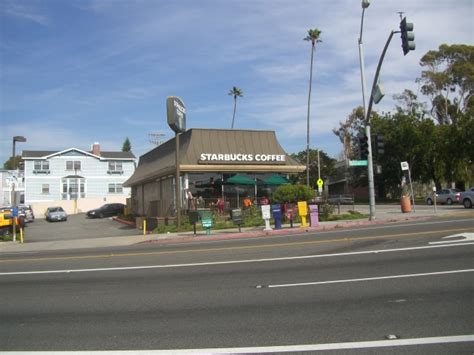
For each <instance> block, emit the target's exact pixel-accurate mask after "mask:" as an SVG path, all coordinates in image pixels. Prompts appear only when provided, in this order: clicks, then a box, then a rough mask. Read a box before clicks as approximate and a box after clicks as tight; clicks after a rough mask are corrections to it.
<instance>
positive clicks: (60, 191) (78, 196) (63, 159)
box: [22, 143, 136, 205]
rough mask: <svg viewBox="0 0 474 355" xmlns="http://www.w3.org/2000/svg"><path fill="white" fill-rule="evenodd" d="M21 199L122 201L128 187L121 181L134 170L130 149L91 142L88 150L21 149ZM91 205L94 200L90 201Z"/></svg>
mask: <svg viewBox="0 0 474 355" xmlns="http://www.w3.org/2000/svg"><path fill="white" fill-rule="evenodd" d="M22 158H23V160H24V166H25V202H26V203H30V204H31V203H35V202H43V201H67V200H75V201H76V202H77V201H79V200H84V201H83V202H86V200H91V201H99V202H104V201H114V202H118V201H123V202H124V203H125V200H126V198H127V197H129V196H130V188H125V187H123V186H122V184H123V182H124V181H125V180H127V179H128V178H129V177H130V176H132V174H133V172H134V171H135V165H136V158H135V156H134V155H133V154H132V153H131V152H120V151H119V152H102V151H101V150H100V145H99V144H98V143H94V144H93V145H92V150H91V151H84V150H81V149H77V148H69V149H66V150H63V151H32V150H25V151H23V154H22ZM93 204H94V205H96V204H98V203H93Z"/></svg>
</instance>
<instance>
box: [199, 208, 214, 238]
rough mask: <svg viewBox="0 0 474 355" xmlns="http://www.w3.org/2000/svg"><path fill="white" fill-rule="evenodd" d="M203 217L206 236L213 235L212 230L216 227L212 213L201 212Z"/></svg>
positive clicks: (202, 221) (202, 222)
mask: <svg viewBox="0 0 474 355" xmlns="http://www.w3.org/2000/svg"><path fill="white" fill-rule="evenodd" d="M199 215H200V216H201V224H202V227H203V228H204V229H205V230H206V234H207V235H209V234H211V228H212V227H213V226H214V220H213V218H212V212H211V211H199Z"/></svg>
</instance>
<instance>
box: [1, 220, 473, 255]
mask: <svg viewBox="0 0 474 355" xmlns="http://www.w3.org/2000/svg"><path fill="white" fill-rule="evenodd" d="M469 229H470V228H456V229H445V230H436V231H423V232H413V233H402V234H400V233H399V234H387V235H383V236H375V237H352V238H351V237H344V238H338V239H324V240H312V241H306V242H289V243H279V244H262V245H247V246H233V247H220V248H205V249H185V250H170V251H155V252H138V253H137V252H135V253H111V254H99V255H81V256H55V257H44V258H18V259H4V260H0V264H8V263H18V262H28V261H34V262H36V261H57V260H84V259H106V258H117V257H132V256H159V255H174V254H188V253H208V252H218V251H230V250H251V249H254V250H255V249H270V248H283V247H285V248H286V247H292V246H295V247H298V246H302V245H316V244H333V243H341V242H357V241H367V240H383V239H390V238H411V237H419V236H420V235H429V234H438V233H447V232H465V231H466V230H469ZM285 237H288V236H285Z"/></svg>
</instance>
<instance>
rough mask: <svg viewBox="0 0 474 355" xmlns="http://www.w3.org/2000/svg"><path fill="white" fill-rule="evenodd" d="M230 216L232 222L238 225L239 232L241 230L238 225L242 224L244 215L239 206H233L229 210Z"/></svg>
mask: <svg viewBox="0 0 474 355" xmlns="http://www.w3.org/2000/svg"><path fill="white" fill-rule="evenodd" d="M230 218H231V219H232V222H234V224H236V225H237V226H239V233H240V232H241V229H240V226H241V225H242V224H244V216H243V215H242V209H241V208H234V209H232V210H230Z"/></svg>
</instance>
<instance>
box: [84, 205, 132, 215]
mask: <svg viewBox="0 0 474 355" xmlns="http://www.w3.org/2000/svg"><path fill="white" fill-rule="evenodd" d="M124 209H125V205H124V204H123V203H107V204H105V205H103V206H101V207H99V208H96V209H95V210H90V211H88V212H87V213H86V215H87V217H89V218H104V217H111V216H117V215H119V214H123V211H124Z"/></svg>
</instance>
